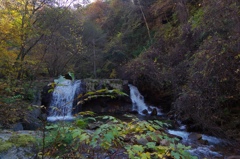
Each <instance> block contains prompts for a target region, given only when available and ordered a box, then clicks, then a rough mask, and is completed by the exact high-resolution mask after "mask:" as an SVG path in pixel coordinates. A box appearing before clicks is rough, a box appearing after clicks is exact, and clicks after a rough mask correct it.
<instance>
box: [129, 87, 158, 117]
mask: <svg viewBox="0 0 240 159" xmlns="http://www.w3.org/2000/svg"><path fill="white" fill-rule="evenodd" d="M128 86H129V88H130V98H131V100H132V104H133V107H132V110H133V111H137V112H138V113H139V114H142V115H143V114H144V113H143V111H145V110H146V111H147V112H148V114H151V112H152V110H153V109H156V110H157V115H161V114H162V113H161V111H160V109H159V108H157V107H154V106H147V105H146V104H145V102H144V97H143V96H142V95H141V93H140V92H139V90H138V88H137V87H135V86H133V85H131V84H129V85H128Z"/></svg>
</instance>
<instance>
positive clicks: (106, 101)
mask: <svg viewBox="0 0 240 159" xmlns="http://www.w3.org/2000/svg"><path fill="white" fill-rule="evenodd" d="M126 98H128V97H118V98H115V99H111V98H106V97H102V98H97V99H92V100H90V101H87V102H85V103H84V104H82V106H81V109H82V111H93V112H96V113H121V112H130V111H131V109H132V103H131V102H129V100H127V99H126Z"/></svg>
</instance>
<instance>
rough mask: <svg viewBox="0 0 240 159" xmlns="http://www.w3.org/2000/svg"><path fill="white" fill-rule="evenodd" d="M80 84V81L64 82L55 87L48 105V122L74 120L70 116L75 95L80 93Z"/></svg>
mask: <svg viewBox="0 0 240 159" xmlns="http://www.w3.org/2000/svg"><path fill="white" fill-rule="evenodd" d="M80 84H81V81H80V80H76V81H71V80H64V81H63V82H61V83H59V84H58V85H57V86H56V87H55V89H54V91H53V95H52V100H51V103H50V110H49V117H48V118H47V120H48V121H56V120H71V119H73V118H74V117H73V116H72V109H73V102H74V98H75V95H76V93H78V92H79V91H80Z"/></svg>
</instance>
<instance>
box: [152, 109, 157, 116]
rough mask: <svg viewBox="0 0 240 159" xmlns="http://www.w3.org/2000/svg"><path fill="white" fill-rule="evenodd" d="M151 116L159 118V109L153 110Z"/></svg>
mask: <svg viewBox="0 0 240 159" xmlns="http://www.w3.org/2000/svg"><path fill="white" fill-rule="evenodd" d="M151 116H157V109H156V108H153V110H152V112H151Z"/></svg>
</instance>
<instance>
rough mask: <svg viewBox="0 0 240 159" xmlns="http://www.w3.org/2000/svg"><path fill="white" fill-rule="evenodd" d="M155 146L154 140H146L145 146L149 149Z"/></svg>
mask: <svg viewBox="0 0 240 159" xmlns="http://www.w3.org/2000/svg"><path fill="white" fill-rule="evenodd" d="M155 146H156V142H148V143H147V147H148V148H150V149H154V148H155Z"/></svg>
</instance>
